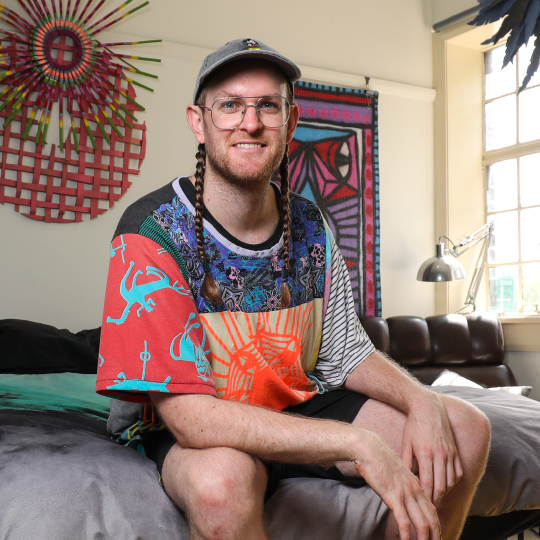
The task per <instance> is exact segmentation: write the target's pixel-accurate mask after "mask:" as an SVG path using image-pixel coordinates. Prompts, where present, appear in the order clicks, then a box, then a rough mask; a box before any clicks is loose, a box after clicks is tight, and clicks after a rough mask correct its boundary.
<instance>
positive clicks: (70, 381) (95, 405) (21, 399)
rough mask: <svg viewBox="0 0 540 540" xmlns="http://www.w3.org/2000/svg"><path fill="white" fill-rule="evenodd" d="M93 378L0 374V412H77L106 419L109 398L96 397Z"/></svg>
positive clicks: (73, 375) (68, 375)
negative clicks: (14, 410)
mask: <svg viewBox="0 0 540 540" xmlns="http://www.w3.org/2000/svg"><path fill="white" fill-rule="evenodd" d="M95 386H96V376H95V375H90V374H83V373H44V374H32V375H26V374H22V375H13V374H6V373H2V374H0V409H28V410H34V411H45V410H50V411H64V410H67V411H76V412H80V413H83V414H87V415H90V416H96V417H98V418H103V419H105V420H106V419H107V418H108V416H109V409H110V399H108V398H105V397H103V396H100V395H98V394H96V391H95Z"/></svg>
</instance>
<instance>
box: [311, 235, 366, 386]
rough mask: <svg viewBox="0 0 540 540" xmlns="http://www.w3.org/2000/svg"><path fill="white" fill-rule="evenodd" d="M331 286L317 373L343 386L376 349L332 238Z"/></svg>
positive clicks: (334, 384)
mask: <svg viewBox="0 0 540 540" xmlns="http://www.w3.org/2000/svg"><path fill="white" fill-rule="evenodd" d="M328 240H329V241H330V242H331V243H332V262H331V278H330V279H331V284H330V293H329V298H328V307H327V309H326V313H325V316H324V320H323V328H322V340H321V348H320V350H319V357H318V359H317V363H316V365H315V371H316V372H317V373H318V374H319V375H321V376H322V378H323V379H324V380H325V381H326V382H327V383H328V384H329V385H330V386H333V387H335V386H340V385H342V384H343V383H344V382H345V380H346V379H347V377H348V376H349V374H350V373H351V372H352V371H353V370H354V369H355V368H356V367H357V366H358V365H359V364H360V363H361V362H362V361H363V360H365V359H366V358H367V357H368V356H369V355H370V354H371V353H372V352H373V351H374V350H375V347H374V346H373V344H372V343H371V341H370V339H369V337H368V335H367V334H366V331H365V330H364V329H363V328H362V325H361V324H360V321H359V320H358V315H357V314H356V311H355V309H354V298H353V295H352V289H351V281H350V278H349V272H348V270H347V267H346V266H345V261H344V260H343V257H342V255H341V252H340V250H339V247H338V246H337V245H336V242H335V241H334V238H333V236H332V235H329V238H328Z"/></svg>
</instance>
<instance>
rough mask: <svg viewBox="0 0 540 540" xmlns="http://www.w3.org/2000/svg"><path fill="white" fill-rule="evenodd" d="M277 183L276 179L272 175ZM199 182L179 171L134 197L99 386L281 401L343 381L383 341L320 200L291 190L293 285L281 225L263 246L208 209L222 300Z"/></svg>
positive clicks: (122, 236) (122, 393)
mask: <svg viewBox="0 0 540 540" xmlns="http://www.w3.org/2000/svg"><path fill="white" fill-rule="evenodd" d="M273 188H274V189H276V196H277V187H276V186H274V185H273ZM194 201H195V199H194V188H193V185H192V184H191V182H190V180H189V179H188V178H177V179H176V180H174V181H173V182H172V183H171V184H168V185H167V186H165V187H164V188H161V189H160V190H157V191H155V192H153V193H151V194H149V195H147V196H146V197H144V198H142V199H140V200H139V201H138V202H136V203H135V204H133V205H132V206H130V207H129V208H128V209H127V211H126V212H125V214H124V216H123V217H122V219H121V221H120V223H119V225H118V228H117V231H116V234H115V237H114V239H113V242H112V245H111V262H110V269H109V277H108V282H107V292H106V301H105V310H104V318H103V325H102V338H101V349H100V362H99V369H98V379H97V391H98V392H99V393H100V394H102V395H106V396H110V397H114V398H118V399H121V400H124V401H133V402H138V403H150V400H149V397H148V392H170V393H198V394H210V395H215V396H217V397H219V398H223V399H232V400H235V401H239V402H244V403H249V404H252V405H260V406H266V407H270V408H272V409H275V410H282V409H284V408H286V407H288V406H289V405H295V404H298V403H301V402H303V401H305V400H307V399H310V398H311V397H313V396H314V395H315V394H316V393H317V392H318V391H320V390H321V388H322V386H323V384H322V383H321V382H326V383H328V384H329V385H331V386H339V385H341V384H343V382H344V381H345V379H346V378H347V376H348V375H349V373H351V371H352V370H353V369H354V368H355V367H356V366H357V365H358V364H359V363H360V362H362V360H364V359H365V358H366V357H367V356H368V355H369V354H370V353H371V352H372V351H373V350H374V348H373V345H372V344H371V342H370V341H369V338H368V337H367V335H366V333H365V332H364V330H363V329H362V327H361V326H360V323H359V321H358V317H357V316H356V313H355V311H354V302H353V298H352V292H351V287H350V283H349V276H348V272H347V269H346V267H345V264H344V261H343V258H342V257H341V254H340V252H339V249H338V248H337V246H336V244H335V241H334V239H333V235H332V233H331V231H330V229H329V228H328V226H327V224H326V223H325V221H324V219H323V217H322V215H321V213H320V211H319V209H318V208H317V207H316V206H315V205H314V204H313V203H311V202H310V201H308V200H306V199H304V198H302V197H300V196H298V195H296V194H291V247H290V272H289V279H288V283H289V287H290V290H291V302H290V304H289V306H288V307H287V308H285V309H281V308H280V304H281V285H282V283H283V257H282V247H283V234H282V223H281V222H280V224H279V225H278V227H277V229H276V231H275V233H274V234H273V235H272V237H271V238H270V239H269V240H267V241H266V242H264V243H263V244H259V245H249V244H245V243H243V242H241V241H239V240H237V239H236V238H234V237H232V236H231V235H230V234H229V233H228V232H227V231H226V230H225V229H224V228H223V227H221V225H220V224H219V223H218V222H217V221H216V220H215V219H214V218H213V217H212V216H211V215H210V214H209V213H208V212H206V213H205V216H204V220H203V225H204V243H205V253H206V254H207V258H208V259H209V263H210V266H211V274H212V277H213V278H214V279H215V281H216V284H217V285H218V287H219V289H220V292H221V296H222V299H223V305H220V306H216V305H214V304H212V303H210V302H209V301H207V300H206V299H204V298H203V297H202V296H201V295H200V288H201V286H202V281H203V278H204V272H203V269H202V265H201V263H200V260H199V257H198V251H197V242H196V236H195V220H194V215H195V210H194Z"/></svg>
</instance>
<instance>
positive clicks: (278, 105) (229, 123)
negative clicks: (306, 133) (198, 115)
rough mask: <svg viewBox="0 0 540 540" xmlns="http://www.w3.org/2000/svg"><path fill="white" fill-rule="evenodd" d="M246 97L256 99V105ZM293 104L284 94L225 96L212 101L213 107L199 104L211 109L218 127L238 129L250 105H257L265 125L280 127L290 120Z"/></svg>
mask: <svg viewBox="0 0 540 540" xmlns="http://www.w3.org/2000/svg"><path fill="white" fill-rule="evenodd" d="M245 99H256V100H257V103H256V104H255V105H248V104H247V103H246V102H245V101H244V100H245ZM291 106H292V105H291V104H290V103H289V102H288V101H287V98H285V97H283V96H264V97H260V98H256V97H246V98H241V97H224V98H219V99H216V101H214V103H212V107H205V106H204V105H199V107H201V108H202V109H206V110H207V111H210V114H211V117H212V122H213V124H214V126H216V127H217V128H218V129H236V128H237V127H238V126H239V125H240V124H241V123H242V121H243V120H244V116H245V115H246V110H247V108H248V107H255V110H256V111H257V116H258V118H259V120H260V122H261V124H262V125H263V126H264V127H267V128H279V127H281V126H284V125H285V124H286V123H287V121H288V120H289V115H290V113H291Z"/></svg>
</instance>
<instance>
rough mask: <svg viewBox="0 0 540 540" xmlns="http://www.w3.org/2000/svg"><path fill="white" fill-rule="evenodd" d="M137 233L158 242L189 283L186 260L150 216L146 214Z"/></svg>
mask: <svg viewBox="0 0 540 540" xmlns="http://www.w3.org/2000/svg"><path fill="white" fill-rule="evenodd" d="M139 234H142V235H143V236H146V238H150V240H153V241H154V242H156V243H158V244H159V245H160V246H162V247H163V248H164V249H166V250H167V251H168V252H169V253H170V254H171V256H172V258H173V259H174V260H175V261H176V263H177V264H178V266H179V267H180V270H181V271H182V275H183V276H184V279H185V280H186V283H187V284H188V285H189V281H188V279H189V274H188V269H187V266H186V261H184V259H183V257H182V255H180V252H179V251H178V248H177V247H176V246H175V245H174V242H173V241H172V240H171V237H170V236H169V235H168V234H167V233H166V232H165V231H164V230H163V229H162V228H161V227H160V226H159V225H158V224H157V223H156V222H155V221H154V220H153V219H152V218H151V217H150V216H147V217H146V218H145V220H144V221H143V222H142V225H141V226H140V228H139Z"/></svg>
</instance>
